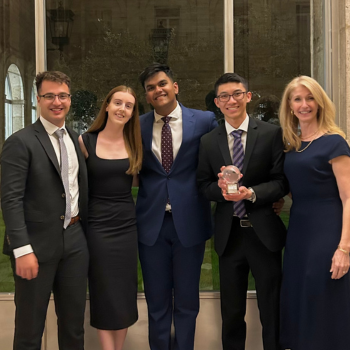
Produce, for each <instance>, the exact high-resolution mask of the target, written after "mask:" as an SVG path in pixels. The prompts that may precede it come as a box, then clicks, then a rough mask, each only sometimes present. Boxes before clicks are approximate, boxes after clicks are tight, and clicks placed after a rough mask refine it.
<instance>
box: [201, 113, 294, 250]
mask: <svg viewBox="0 0 350 350" xmlns="http://www.w3.org/2000/svg"><path fill="white" fill-rule="evenodd" d="M283 149H284V147H283V142H282V134H281V128H279V127H277V126H275V125H271V124H268V123H266V122H262V121H259V120H256V119H252V118H249V127H248V134H247V143H246V149H245V156H244V164H243V169H242V174H243V178H242V185H243V186H245V187H247V188H248V187H252V188H253V189H254V191H255V193H256V198H257V199H256V202H255V203H252V202H250V201H247V200H246V201H245V206H246V210H247V214H248V216H249V220H250V222H251V223H252V225H253V227H254V230H255V232H256V234H257V235H258V237H259V238H260V240H261V241H262V242H263V244H264V245H265V246H266V247H267V248H268V249H269V250H271V251H278V250H280V249H282V247H283V246H284V244H285V237H286V229H285V226H284V224H283V222H282V220H281V218H280V217H279V216H277V215H276V214H275V213H274V211H273V209H272V203H273V202H274V201H277V200H278V199H280V198H281V197H283V196H284V195H286V193H288V183H287V180H286V178H285V176H284V174H283V162H284V152H283ZM230 164H232V159H231V155H230V151H229V148H228V142H227V132H226V128H225V125H224V124H223V125H221V126H219V127H218V128H217V129H215V130H213V131H212V132H210V133H209V134H207V135H205V136H203V137H202V140H201V146H200V152H199V163H198V170H197V180H198V184H199V188H200V191H201V193H202V194H204V195H205V197H206V198H207V199H209V200H212V201H216V202H217V208H216V212H215V231H214V232H215V249H216V251H217V253H218V254H219V255H222V254H223V252H224V250H225V248H226V245H227V242H228V238H229V235H230V231H231V223H232V217H233V202H228V201H226V200H225V199H224V198H223V196H222V194H221V189H220V188H219V187H218V183H217V181H218V177H217V174H218V173H219V172H220V168H221V166H223V165H230Z"/></svg>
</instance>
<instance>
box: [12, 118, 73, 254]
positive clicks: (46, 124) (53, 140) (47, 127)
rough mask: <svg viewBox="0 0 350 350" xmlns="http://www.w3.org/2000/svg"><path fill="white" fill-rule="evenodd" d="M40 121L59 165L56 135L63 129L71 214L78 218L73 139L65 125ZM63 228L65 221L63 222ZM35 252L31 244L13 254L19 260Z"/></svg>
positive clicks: (17, 249) (15, 250)
mask: <svg viewBox="0 0 350 350" xmlns="http://www.w3.org/2000/svg"><path fill="white" fill-rule="evenodd" d="M40 121H41V123H42V124H43V126H44V128H45V130H46V132H47V134H48V136H49V138H50V141H51V143H52V146H53V148H54V150H55V153H56V156H57V160H58V164H59V165H60V163H61V152H60V145H59V141H58V137H57V136H56V134H55V131H56V130H58V129H63V130H64V134H63V141H64V143H65V145H66V148H67V153H68V181H69V195H70V197H71V213H72V217H74V216H77V215H78V214H79V205H78V201H79V183H78V173H79V162H78V157H77V153H76V150H75V147H74V143H73V141H72V139H71V138H70V136H69V134H68V132H67V130H66V128H65V124H64V125H63V126H62V127H61V128H59V127H57V126H56V125H54V124H52V123H50V122H49V121H47V120H46V119H45V118H43V117H40ZM62 226H63V221H62ZM32 252H33V248H32V246H31V245H30V244H28V245H25V246H23V247H19V248H16V249H14V250H13V254H14V256H15V258H19V257H20V256H23V255H26V254H29V253H32Z"/></svg>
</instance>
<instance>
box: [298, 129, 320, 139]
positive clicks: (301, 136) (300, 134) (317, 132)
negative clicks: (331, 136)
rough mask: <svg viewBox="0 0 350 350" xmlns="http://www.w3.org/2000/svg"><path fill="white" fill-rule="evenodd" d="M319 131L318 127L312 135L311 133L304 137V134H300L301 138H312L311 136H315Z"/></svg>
mask: <svg viewBox="0 0 350 350" xmlns="http://www.w3.org/2000/svg"><path fill="white" fill-rule="evenodd" d="M317 133H318V129H317V130H316V131H315V132H314V133H313V134H311V135H309V136H307V137H304V136H302V134H300V136H299V137H300V140H303V139H304V140H307V139H310V137H312V136H315V135H316V134H317Z"/></svg>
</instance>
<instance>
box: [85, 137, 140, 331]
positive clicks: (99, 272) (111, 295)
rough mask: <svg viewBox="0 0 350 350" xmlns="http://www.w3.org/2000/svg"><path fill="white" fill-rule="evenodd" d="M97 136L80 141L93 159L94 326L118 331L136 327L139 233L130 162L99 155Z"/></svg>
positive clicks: (90, 174) (89, 239) (89, 236)
mask: <svg viewBox="0 0 350 350" xmlns="http://www.w3.org/2000/svg"><path fill="white" fill-rule="evenodd" d="M97 136H98V133H86V134H84V135H82V137H83V141H84V144H85V147H86V149H87V151H88V153H89V157H88V158H87V160H86V165H87V169H88V179H89V227H88V232H87V242H88V246H89V252H90V268H89V293H90V314H91V320H90V323H91V326H93V327H95V328H98V329H103V330H118V329H123V328H127V327H129V326H131V325H132V324H133V323H135V322H136V321H137V318H138V312H137V231H136V216H135V205H134V201H133V198H132V195H131V186H132V176H131V175H127V174H126V173H125V172H126V171H127V169H128V168H129V159H128V158H126V159H102V158H99V157H97V155H96V142H97Z"/></svg>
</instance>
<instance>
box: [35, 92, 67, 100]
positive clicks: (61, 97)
mask: <svg viewBox="0 0 350 350" xmlns="http://www.w3.org/2000/svg"><path fill="white" fill-rule="evenodd" d="M56 96H57V97H58V99H59V100H60V101H61V102H64V101H67V100H68V99H69V98H70V96H71V95H70V94H64V93H63V94H58V95H55V94H45V95H39V97H43V98H44V99H45V100H46V101H53V100H54V99H55V98H56Z"/></svg>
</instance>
